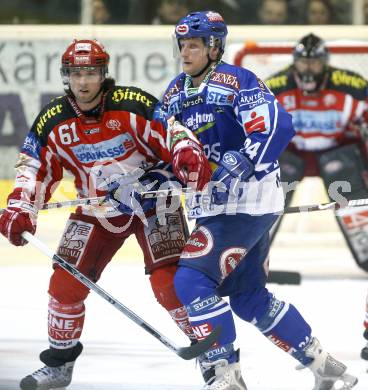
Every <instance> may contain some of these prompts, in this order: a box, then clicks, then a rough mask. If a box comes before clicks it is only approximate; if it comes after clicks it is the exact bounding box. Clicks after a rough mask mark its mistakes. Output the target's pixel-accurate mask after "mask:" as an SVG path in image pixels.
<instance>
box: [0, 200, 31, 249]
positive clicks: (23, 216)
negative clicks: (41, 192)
mask: <svg viewBox="0 0 368 390" xmlns="http://www.w3.org/2000/svg"><path fill="white" fill-rule="evenodd" d="M36 220H37V210H36V208H35V207H34V206H33V205H31V204H30V203H27V202H24V201H21V200H18V199H8V207H7V208H6V209H5V210H4V212H3V214H2V215H1V216H0V233H1V234H2V235H3V236H5V237H6V238H7V239H8V240H9V241H10V242H11V243H12V244H13V245H15V246H23V245H25V244H27V241H26V240H25V239H24V238H23V237H22V236H21V234H22V233H23V232H25V231H27V232H30V233H32V234H34V233H35V231H36Z"/></svg>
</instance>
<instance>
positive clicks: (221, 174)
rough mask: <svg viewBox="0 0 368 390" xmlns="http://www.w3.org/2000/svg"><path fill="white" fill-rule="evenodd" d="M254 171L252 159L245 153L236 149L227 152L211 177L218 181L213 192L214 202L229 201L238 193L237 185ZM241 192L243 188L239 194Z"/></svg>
mask: <svg viewBox="0 0 368 390" xmlns="http://www.w3.org/2000/svg"><path fill="white" fill-rule="evenodd" d="M253 172H254V165H253V163H252V161H251V160H249V158H248V157H247V156H245V155H244V154H243V153H240V152H237V151H234V150H229V151H228V152H226V153H225V154H224V155H223V156H222V159H221V161H220V163H219V166H218V167H217V169H216V170H215V172H213V174H212V177H211V181H212V182H217V185H216V186H215V187H214V188H213V192H212V195H213V201H214V203H215V204H225V203H227V202H228V200H229V196H230V195H237V194H236V191H237V185H238V184H239V183H240V182H245V181H246V180H247V179H248V178H249V177H250V176H251V175H252V174H253ZM235 179H237V180H235ZM220 188H221V190H220ZM241 192H242V190H240V193H239V194H238V196H240V195H241Z"/></svg>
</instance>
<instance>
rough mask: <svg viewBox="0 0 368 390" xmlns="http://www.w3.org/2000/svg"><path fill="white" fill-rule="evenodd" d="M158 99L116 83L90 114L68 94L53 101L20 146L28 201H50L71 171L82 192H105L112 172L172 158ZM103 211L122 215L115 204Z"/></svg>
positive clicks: (19, 180) (20, 177) (21, 184)
mask: <svg viewBox="0 0 368 390" xmlns="http://www.w3.org/2000/svg"><path fill="white" fill-rule="evenodd" d="M157 103H158V101H157V99H156V98H155V97H153V96H152V95H150V94H148V93H146V92H145V91H143V90H141V89H139V88H135V87H120V86H115V87H114V88H113V89H112V90H110V91H108V92H106V93H105V94H104V95H103V99H102V104H101V106H100V109H99V111H97V112H96V113H88V116H87V115H86V114H85V113H83V112H81V111H80V109H79V107H78V106H77V104H76V103H75V101H74V100H73V99H72V98H70V97H69V96H66V95H65V96H62V97H59V98H56V99H54V100H53V101H52V102H51V103H49V104H48V105H46V106H45V107H44V108H43V109H42V111H41V112H40V114H39V115H38V116H37V118H36V120H35V121H34V124H33V125H32V128H31V130H30V132H29V133H28V135H27V137H26V139H25V142H24V144H23V146H22V148H21V152H20V159H19V161H18V163H17V166H16V167H17V176H16V182H15V189H17V188H19V189H21V190H22V199H23V200H25V201H37V202H40V203H43V202H47V201H48V200H49V199H50V197H51V195H52V193H53V192H54V190H55V189H56V187H57V185H58V183H59V182H60V180H61V179H62V178H63V172H64V171H69V173H70V174H71V175H72V176H73V177H74V184H75V187H76V189H77V192H78V196H80V197H91V196H101V195H105V194H106V190H107V185H108V183H109V181H110V180H113V178H114V175H115V178H116V175H119V174H122V173H128V172H131V171H132V170H134V169H136V168H141V169H144V170H147V169H148V168H150V167H152V166H153V165H155V164H156V163H157V162H159V161H166V162H169V161H170V152H169V150H168V148H167V146H166V122H165V121H163V120H162V119H161V118H160V116H159V106H158V105H157ZM90 114H94V115H90ZM83 212H84V213H85V214H89V213H90V212H89V211H88V210H87V209H86V210H84V211H83ZM104 213H105V215H106V213H107V215H108V216H115V215H117V214H118V212H117V211H116V210H115V209H113V208H109V209H107V210H106V209H105V210H104Z"/></svg>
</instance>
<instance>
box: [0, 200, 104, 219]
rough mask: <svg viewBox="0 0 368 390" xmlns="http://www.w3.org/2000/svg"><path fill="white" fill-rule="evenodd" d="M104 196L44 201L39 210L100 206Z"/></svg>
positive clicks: (0, 212)
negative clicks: (52, 201) (51, 201)
mask: <svg viewBox="0 0 368 390" xmlns="http://www.w3.org/2000/svg"><path fill="white" fill-rule="evenodd" d="M105 199H106V197H105V196H97V197H95V198H80V199H73V200H66V201H63V202H54V203H45V204H44V205H42V207H41V208H40V210H50V209H59V208H62V207H72V206H100V205H101V204H102V203H103V202H104V201H105ZM4 210H5V209H0V215H1V214H2V213H3V212H4Z"/></svg>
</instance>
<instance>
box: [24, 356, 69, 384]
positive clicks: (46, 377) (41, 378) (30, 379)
mask: <svg viewBox="0 0 368 390" xmlns="http://www.w3.org/2000/svg"><path fill="white" fill-rule="evenodd" d="M74 364H75V361H74V362H69V363H65V364H63V365H62V366H60V367H48V366H44V367H42V368H40V369H39V370H37V371H35V372H34V373H33V374H31V375H27V376H26V377H25V378H23V379H22V381H21V382H20V388H21V389H22V390H50V389H58V390H61V389H64V388H65V387H66V386H69V385H70V382H71V381H72V375H73V368H74Z"/></svg>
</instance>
